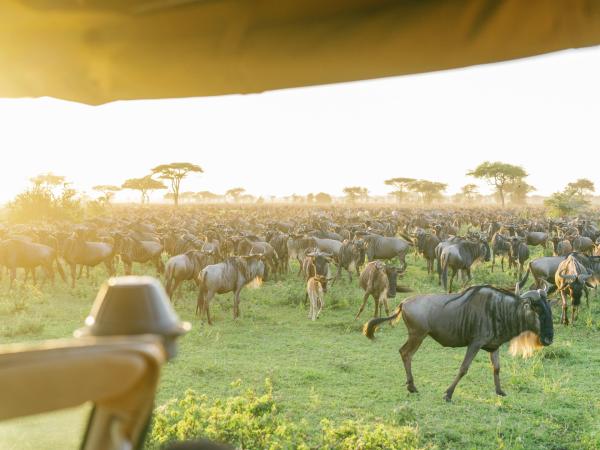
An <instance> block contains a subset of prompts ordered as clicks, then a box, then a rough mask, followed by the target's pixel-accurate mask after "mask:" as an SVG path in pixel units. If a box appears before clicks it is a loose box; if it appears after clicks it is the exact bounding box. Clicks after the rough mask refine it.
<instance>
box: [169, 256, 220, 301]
mask: <svg viewBox="0 0 600 450" xmlns="http://www.w3.org/2000/svg"><path fill="white" fill-rule="evenodd" d="M213 259H214V258H213V256H212V254H210V253H204V252H202V251H200V250H189V251H187V252H185V253H184V254H182V255H175V256H172V257H171V258H169V260H168V261H167V264H166V265H165V289H166V291H167V295H168V296H169V298H170V299H171V300H173V296H174V295H175V291H176V290H177V288H178V287H179V285H180V284H181V282H182V281H186V280H192V281H194V283H196V285H198V274H199V273H200V271H201V270H202V269H204V267H206V266H207V265H209V264H212V263H213V262H214V261H213Z"/></svg>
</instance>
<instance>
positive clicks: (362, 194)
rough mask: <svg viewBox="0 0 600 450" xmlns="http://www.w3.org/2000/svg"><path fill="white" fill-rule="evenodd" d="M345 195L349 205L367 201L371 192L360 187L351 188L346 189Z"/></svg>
mask: <svg viewBox="0 0 600 450" xmlns="http://www.w3.org/2000/svg"><path fill="white" fill-rule="evenodd" d="M344 194H346V199H347V200H348V202H349V203H351V204H354V203H356V201H357V200H362V201H364V200H366V199H367V197H368V196H369V190H368V189H367V188H365V187H360V186H349V187H345V188H344Z"/></svg>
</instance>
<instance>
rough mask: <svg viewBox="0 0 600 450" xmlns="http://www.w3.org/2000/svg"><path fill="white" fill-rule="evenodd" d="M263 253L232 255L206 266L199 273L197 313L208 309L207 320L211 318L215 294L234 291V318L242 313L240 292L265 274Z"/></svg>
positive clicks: (210, 322)
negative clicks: (211, 307)
mask: <svg viewBox="0 0 600 450" xmlns="http://www.w3.org/2000/svg"><path fill="white" fill-rule="evenodd" d="M262 259H263V256H262V255H248V256H232V257H230V258H227V259H226V260H225V261H223V262H222V263H218V264H211V265H209V266H206V267H205V268H204V269H202V270H201V271H200V273H199V274H198V286H199V293H198V301H197V304H196V314H200V315H202V313H203V312H204V311H206V320H207V321H208V324H209V325H212V321H211V319H210V301H211V300H212V298H213V297H214V296H215V294H225V293H226V292H233V293H234V298H233V318H234V319H236V318H238V317H239V315H240V292H241V291H242V289H243V288H244V286H246V285H247V284H248V283H250V282H251V281H253V280H254V279H256V278H259V279H262V278H263V276H264V274H265V263H264V262H263V260H262Z"/></svg>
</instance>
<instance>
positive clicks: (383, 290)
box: [354, 261, 410, 320]
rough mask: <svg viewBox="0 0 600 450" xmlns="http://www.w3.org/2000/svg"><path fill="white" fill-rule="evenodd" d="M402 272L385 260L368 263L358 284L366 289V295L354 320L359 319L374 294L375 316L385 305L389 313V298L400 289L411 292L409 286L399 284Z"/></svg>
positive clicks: (400, 290) (377, 315)
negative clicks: (399, 285)
mask: <svg viewBox="0 0 600 450" xmlns="http://www.w3.org/2000/svg"><path fill="white" fill-rule="evenodd" d="M402 273H403V272H402V271H400V270H398V268H397V267H392V266H388V265H387V264H385V263H384V262H383V261H371V262H370V263H368V264H367V265H366V266H365V268H364V270H363V271H362V272H361V274H360V278H359V280H358V284H359V285H360V287H361V289H362V290H363V291H365V295H364V297H363V302H362V305H361V307H360V309H359V310H358V313H356V317H355V318H354V320H356V319H358V317H359V316H360V315H361V313H362V312H363V310H364V309H365V306H366V304H367V300H368V299H369V297H370V296H373V300H374V301H375V312H374V314H373V317H379V310H380V308H383V307H385V312H386V314H389V313H390V307H389V304H388V300H387V299H388V298H394V297H395V296H396V292H398V291H399V292H410V289H408V288H405V287H398V286H397V280H398V275H401V274H402Z"/></svg>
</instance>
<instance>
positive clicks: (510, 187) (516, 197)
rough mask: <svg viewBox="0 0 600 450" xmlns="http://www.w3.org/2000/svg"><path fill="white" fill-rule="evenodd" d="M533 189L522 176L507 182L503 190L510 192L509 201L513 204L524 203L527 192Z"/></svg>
mask: <svg viewBox="0 0 600 450" xmlns="http://www.w3.org/2000/svg"><path fill="white" fill-rule="evenodd" d="M533 191H535V188H534V187H533V186H532V185H530V184H528V183H527V182H526V181H525V180H523V179H522V178H518V179H515V180H513V181H511V182H510V183H507V184H506V186H505V188H504V192H505V193H507V194H510V201H511V202H512V203H514V204H515V205H523V204H525V200H526V198H527V194H529V193H530V192H533Z"/></svg>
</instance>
